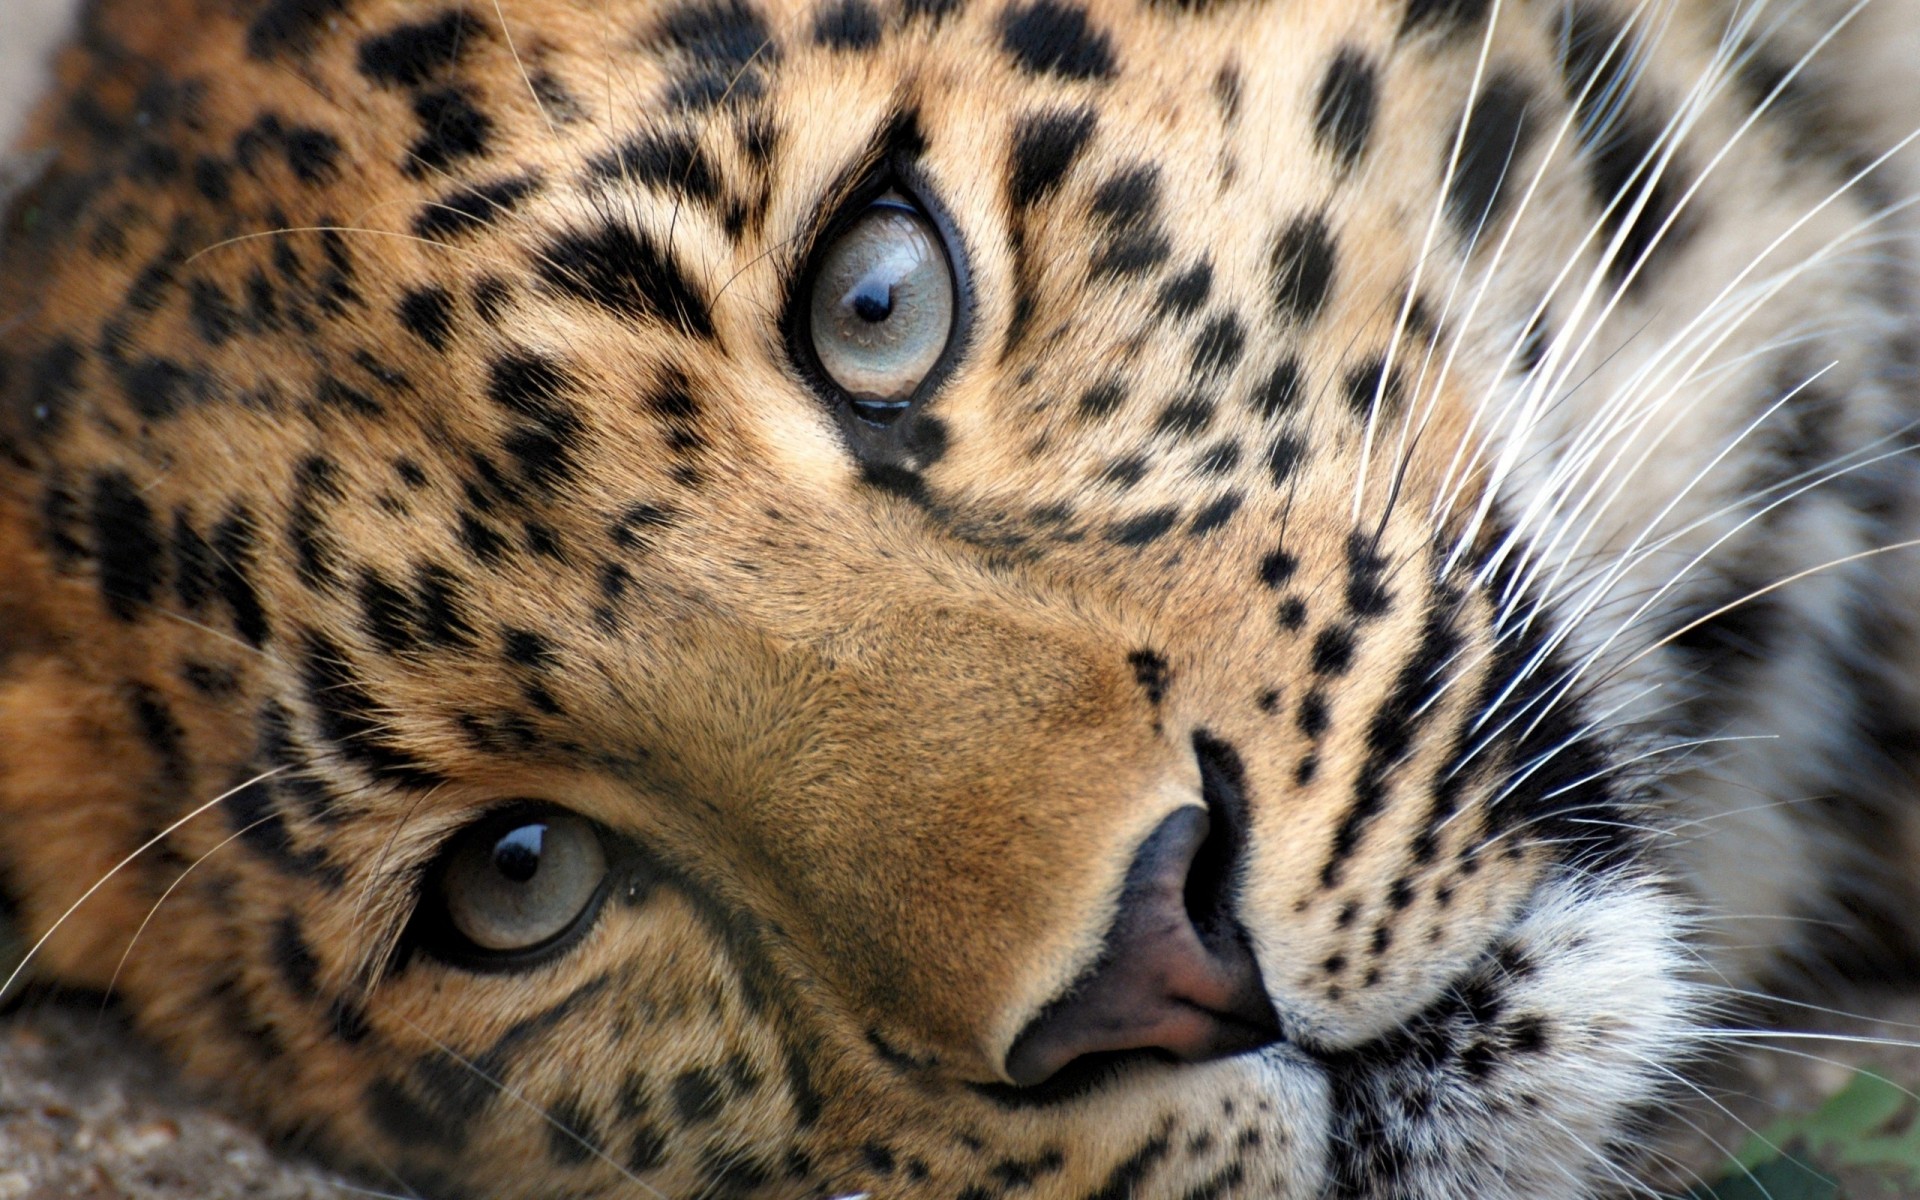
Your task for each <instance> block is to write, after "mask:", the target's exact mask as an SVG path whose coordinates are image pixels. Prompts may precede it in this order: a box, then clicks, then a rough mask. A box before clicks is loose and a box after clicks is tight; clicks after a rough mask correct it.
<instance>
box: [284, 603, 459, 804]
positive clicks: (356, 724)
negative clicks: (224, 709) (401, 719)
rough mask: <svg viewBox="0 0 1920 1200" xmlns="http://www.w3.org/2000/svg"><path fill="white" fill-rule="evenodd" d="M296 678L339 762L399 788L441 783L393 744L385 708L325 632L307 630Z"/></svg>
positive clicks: (436, 775) (438, 776) (442, 779)
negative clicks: (358, 767) (388, 730)
mask: <svg viewBox="0 0 1920 1200" xmlns="http://www.w3.org/2000/svg"><path fill="white" fill-rule="evenodd" d="M300 678H301V683H302V685H303V686H304V689H305V694H306V701H307V706H308V708H309V709H310V710H311V711H312V713H313V718H314V722H315V724H317V725H318V726H319V729H320V733H321V736H323V737H325V738H326V739H327V741H328V742H329V743H331V744H332V746H333V747H334V749H335V750H337V751H338V752H339V754H340V756H341V757H342V758H345V759H346V760H347V761H349V762H352V763H355V764H357V765H359V766H361V767H363V768H365V769H366V770H367V771H368V772H369V773H370V774H371V775H373V776H374V777H375V778H377V779H379V780H381V781H382V782H388V783H395V784H399V785H400V786H402V787H408V788H430V787H434V786H437V785H438V784H441V783H444V782H445V781H446V777H445V776H443V775H441V774H440V772H438V771H436V770H434V769H432V768H431V767H429V766H427V765H426V764H425V763H424V762H422V761H420V760H419V759H417V758H415V757H414V756H413V755H412V754H409V753H408V752H406V751H404V750H402V749H400V748H399V747H398V746H397V745H395V744H394V742H393V740H392V737H391V735H390V734H389V733H388V732H387V728H388V725H389V710H388V709H387V708H386V707H385V706H383V705H381V704H380V703H379V702H377V701H376V700H375V699H374V697H373V694H372V693H371V692H369V691H368V690H367V688H366V685H365V683H364V682H362V681H361V679H360V678H359V676H358V675H357V674H355V671H354V667H353V663H352V661H351V660H350V659H349V658H348V657H347V654H346V651H345V650H344V649H342V648H341V646H340V645H339V644H338V643H336V642H334V641H333V640H332V639H330V638H328V637H327V636H326V635H325V634H322V633H318V632H316V631H314V630H311V629H310V630H307V631H306V633H305V635H304V638H303V641H302V646H301V659H300Z"/></svg>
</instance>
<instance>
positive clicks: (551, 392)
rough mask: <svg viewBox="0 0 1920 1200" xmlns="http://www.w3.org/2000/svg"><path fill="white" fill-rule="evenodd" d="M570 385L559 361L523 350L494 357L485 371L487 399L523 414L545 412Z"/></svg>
mask: <svg viewBox="0 0 1920 1200" xmlns="http://www.w3.org/2000/svg"><path fill="white" fill-rule="evenodd" d="M571 386H572V380H571V379H569V378H568V376H567V373H566V371H565V369H564V368H562V367H561V366H560V364H559V363H556V362H555V361H554V360H552V359H550V358H547V357H544V356H542V355H538V354H531V353H527V352H525V351H515V352H513V353H510V354H506V355H503V356H501V357H500V358H497V359H495V360H494V361H493V363H492V364H491V365H490V366H489V367H488V371H487V397H488V399H490V400H492V401H493V402H494V403H495V404H498V405H499V406H500V407H502V408H504V409H506V410H507V411H508V412H511V413H514V414H516V415H519V416H523V417H537V416H539V415H541V414H542V413H544V412H546V411H547V409H548V408H549V407H551V406H552V405H553V404H554V403H555V402H557V401H558V400H559V399H560V397H561V395H562V394H563V393H564V392H566V391H567V390H568V389H569V388H570V387H571Z"/></svg>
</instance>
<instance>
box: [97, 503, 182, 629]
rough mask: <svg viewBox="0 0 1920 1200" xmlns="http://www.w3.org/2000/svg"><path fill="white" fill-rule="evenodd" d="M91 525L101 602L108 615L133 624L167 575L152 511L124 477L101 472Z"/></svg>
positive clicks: (163, 553)
mask: <svg viewBox="0 0 1920 1200" xmlns="http://www.w3.org/2000/svg"><path fill="white" fill-rule="evenodd" d="M90 523H91V525H92V531H93V554H94V559H95V561H96V562H97V563H98V565H99V582H100V598H101V599H102V600H103V601H105V602H106V606H107V611H108V612H110V613H112V614H113V615H114V616H116V617H118V618H120V619H121V620H122V621H132V620H134V619H136V618H137V617H139V616H140V615H141V613H142V610H143V609H145V608H146V606H147V605H148V604H150V603H152V601H153V597H154V593H155V592H156V591H158V590H159V588H160V583H161V577H162V576H163V575H164V573H165V570H166V557H165V547H164V546H163V545H162V544H161V541H160V531H159V529H158V528H157V527H156V525H155V524H154V519H153V509H152V508H150V507H148V505H147V502H146V500H145V499H143V498H142V497H141V495H140V489H139V488H137V487H135V486H134V483H133V480H132V479H131V478H129V477H128V476H127V475H126V473H125V472H122V471H103V472H101V473H100V474H98V475H96V476H94V479H93V497H92V502H91V505H90Z"/></svg>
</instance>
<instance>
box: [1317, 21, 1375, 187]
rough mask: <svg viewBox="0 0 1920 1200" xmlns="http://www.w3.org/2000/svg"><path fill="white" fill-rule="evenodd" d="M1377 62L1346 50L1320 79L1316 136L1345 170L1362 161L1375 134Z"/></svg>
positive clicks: (1320, 143)
mask: <svg viewBox="0 0 1920 1200" xmlns="http://www.w3.org/2000/svg"><path fill="white" fill-rule="evenodd" d="M1376 75H1377V72H1376V69H1375V67H1374V65H1373V62H1372V61H1371V60H1370V59H1368V58H1367V56H1366V55H1365V54H1363V53H1361V52H1360V51H1359V50H1357V49H1355V48H1353V47H1351V46H1349V47H1346V48H1345V49H1342V50H1341V51H1340V53H1339V54H1338V55H1337V56H1335V58H1334V60H1333V62H1332V63H1331V64H1329V65H1328V67H1327V73H1326V75H1325V77H1323V78H1322V79H1321V81H1320V96H1319V99H1318V100H1317V101H1316V102H1315V105H1314V117H1313V139H1314V141H1316V142H1318V143H1319V145H1320V148H1321V149H1322V150H1325V151H1326V152H1327V153H1329V154H1331V155H1333V157H1334V161H1335V162H1337V163H1339V164H1340V167H1341V168H1342V169H1343V170H1345V169H1349V168H1351V167H1352V166H1353V165H1354V164H1355V163H1357V162H1359V161H1360V156H1361V155H1363V154H1365V153H1366V150H1367V142H1368V140H1369V139H1370V138H1371V137H1372V136H1373V120H1374V114H1375V111H1376V110H1377V109H1378V108H1379V103H1380V102H1379V96H1378V90H1379V84H1378V81H1377V79H1376Z"/></svg>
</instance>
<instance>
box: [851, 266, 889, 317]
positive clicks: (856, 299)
mask: <svg viewBox="0 0 1920 1200" xmlns="http://www.w3.org/2000/svg"><path fill="white" fill-rule="evenodd" d="M846 303H847V305H848V306H849V307H850V308H852V309H853V312H854V315H855V316H857V317H859V318H860V319H861V320H862V321H865V322H866V323H867V324H869V325H878V324H880V322H882V321H884V320H886V319H887V318H888V317H891V316H892V315H893V288H892V286H891V285H889V284H888V283H887V282H886V281H885V280H884V279H882V278H881V272H880V271H875V272H873V273H872V274H870V275H868V276H867V277H866V278H864V279H862V280H861V281H860V282H859V283H856V284H854V285H853V290H852V291H851V292H849V293H848V294H847V299H846Z"/></svg>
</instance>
